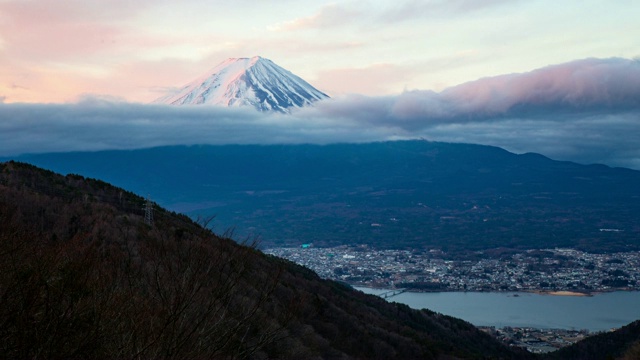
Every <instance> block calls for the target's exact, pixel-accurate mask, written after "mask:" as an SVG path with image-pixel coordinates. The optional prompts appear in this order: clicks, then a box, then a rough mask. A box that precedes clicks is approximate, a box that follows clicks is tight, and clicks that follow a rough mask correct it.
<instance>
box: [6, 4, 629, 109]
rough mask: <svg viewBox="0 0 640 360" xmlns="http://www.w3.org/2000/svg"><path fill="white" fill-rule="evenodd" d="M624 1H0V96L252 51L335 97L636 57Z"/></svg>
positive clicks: (136, 75) (114, 89)
mask: <svg viewBox="0 0 640 360" xmlns="http://www.w3.org/2000/svg"><path fill="white" fill-rule="evenodd" d="M639 18H640V2H639V1H636V0H615V1H611V0H586V1H573V0H567V1H557V0H526V1H517V0H449V1H445V0H423V1H410V0H398V1H378V0H371V1H338V2H330V1H313V2H312V1H295V0H283V1H269V2H267V1H255V0H254V1H250V0H237V1H216V0H212V1H201V0H183V1H163V0H136V1H131V0H102V1H98V0H0V102H4V103H17V102H23V103H68V102H77V101H79V100H81V99H82V98H83V97H86V96H98V97H105V98H113V99H121V100H125V101H128V102H141V103H147V102H150V101H152V100H154V99H155V98H157V97H159V96H161V95H163V94H164V92H166V91H167V90H168V89H171V88H174V87H178V86H181V85H184V84H186V83H188V82H189V81H191V80H192V79H193V78H196V77H198V76H200V75H202V74H203V73H205V72H207V71H208V70H209V69H211V68H212V67H214V66H215V65H216V64H218V63H220V62H221V61H223V60H225V59H226V58H229V57H250V56H254V55H261V56H263V57H266V58H269V59H271V60H273V61H274V62H275V63H277V64H278V65H280V66H282V67H284V68H286V69H288V70H290V71H292V72H293V73H295V74H297V75H299V76H301V77H302V78H304V79H305V80H307V81H309V82H310V83H311V84H312V85H314V86H316V87H317V88H319V89H320V90H322V91H325V92H326V93H328V94H330V95H333V96H340V95H346V94H363V95H369V96H385V95H394V94H399V93H402V92H403V91H406V90H415V89H420V90H434V91H441V90H443V89H445V88H447V87H450V86H453V85H457V84H461V83H464V82H468V81H472V80H476V79H479V78H483V77H488V76H496V75H500V74H508V73H520V72H528V71H531V70H534V69H537V68H542V67H545V66H548V65H551V64H560V63H565V62H569V61H573V60H576V59H584V58H589V57H595V58H611V57H618V58H626V59H633V58H638V57H640V46H638V45H640V40H639V39H640V26H638V19H639Z"/></svg>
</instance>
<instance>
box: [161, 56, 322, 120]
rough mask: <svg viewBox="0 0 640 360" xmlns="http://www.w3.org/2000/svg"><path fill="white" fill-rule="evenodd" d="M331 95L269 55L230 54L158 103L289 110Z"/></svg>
mask: <svg viewBox="0 0 640 360" xmlns="http://www.w3.org/2000/svg"><path fill="white" fill-rule="evenodd" d="M328 97H329V96H327V95H326V94H324V93H323V92H321V91H319V90H317V89H316V88H314V87H313V86H311V85H310V84H309V83H307V82H306V81H304V80H303V79H301V78H300V77H298V76H296V75H294V74H293V73H291V72H290V71H288V70H286V69H284V68H282V67H280V66H278V65H276V64H275V63H274V62H273V61H271V60H269V59H265V58H262V57H260V56H255V57H252V58H231V59H227V60H225V61H223V62H222V63H220V64H218V65H217V66H216V67H214V68H213V69H212V70H211V71H209V72H208V73H207V74H205V75H203V76H201V77H199V78H197V79H196V80H194V81H192V82H191V83H189V84H187V85H186V86H184V87H183V88H181V89H180V90H178V91H177V92H174V93H170V94H167V95H165V96H163V97H161V98H159V99H157V100H156V101H154V102H155V103H160V104H170V105H217V106H228V107H242V106H250V107H253V108H255V109H256V110H260V111H278V112H289V111H290V110H291V109H292V108H299V107H303V106H307V105H310V104H312V103H313V102H315V101H318V100H322V99H327V98H328Z"/></svg>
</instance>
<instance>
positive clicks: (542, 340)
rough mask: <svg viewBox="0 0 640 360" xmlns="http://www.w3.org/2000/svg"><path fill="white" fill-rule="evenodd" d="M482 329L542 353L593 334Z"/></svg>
mask: <svg viewBox="0 0 640 360" xmlns="http://www.w3.org/2000/svg"><path fill="white" fill-rule="evenodd" d="M479 329H480V330H482V331H484V332H486V333H488V334H490V335H492V336H494V337H496V338H497V339H499V340H501V341H502V342H504V343H506V344H508V345H511V346H518V347H522V348H525V349H527V350H528V351H529V352H532V353H537V354H542V353H547V352H551V351H555V350H558V349H560V348H562V347H565V346H569V345H571V344H574V343H576V342H578V341H580V340H583V339H584V338H586V337H588V336H590V335H593V334H592V333H590V332H589V331H588V330H567V329H536V328H528V327H509V326H506V327H504V328H501V329H496V328H494V327H484V326H480V327H479Z"/></svg>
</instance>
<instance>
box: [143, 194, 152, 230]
mask: <svg viewBox="0 0 640 360" xmlns="http://www.w3.org/2000/svg"><path fill="white" fill-rule="evenodd" d="M144 223H145V224H147V225H149V226H153V205H152V203H151V199H149V195H147V202H146V204H145V206H144Z"/></svg>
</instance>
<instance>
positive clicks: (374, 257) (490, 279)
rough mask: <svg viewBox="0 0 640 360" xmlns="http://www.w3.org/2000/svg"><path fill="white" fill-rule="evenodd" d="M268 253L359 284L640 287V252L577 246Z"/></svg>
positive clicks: (567, 288) (449, 288) (414, 288)
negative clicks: (456, 253) (460, 252)
mask: <svg viewBox="0 0 640 360" xmlns="http://www.w3.org/2000/svg"><path fill="white" fill-rule="evenodd" d="M265 252H266V253H268V254H272V255H275V256H279V257H283V258H286V259H289V260H291V261H293V262H296V263H298V264H301V265H304V266H306V267H308V268H310V269H312V270H314V271H315V272H316V273H318V274H319V275H320V276H321V277H324V278H328V279H333V280H338V281H343V282H347V283H350V284H354V285H360V286H367V287H380V288H407V289H409V290H411V291H549V292H553V291H564V292H575V293H577V294H579V293H591V292H602V291H611V290H640V252H627V253H612V254H591V253H585V252H582V251H578V250H573V249H545V250H528V251H523V252H517V253H514V252H505V253H502V254H500V253H495V252H492V253H482V252H476V253H473V254H471V255H470V256H469V255H467V256H465V257H462V258H460V257H459V258H449V257H448V255H447V254H445V253H442V252H440V251H438V250H431V251H422V250H415V251H409V250H376V249H372V248H369V247H367V246H364V245H362V246H340V247H334V248H314V247H313V246H309V245H305V246H303V247H299V248H274V249H268V250H265Z"/></svg>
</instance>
